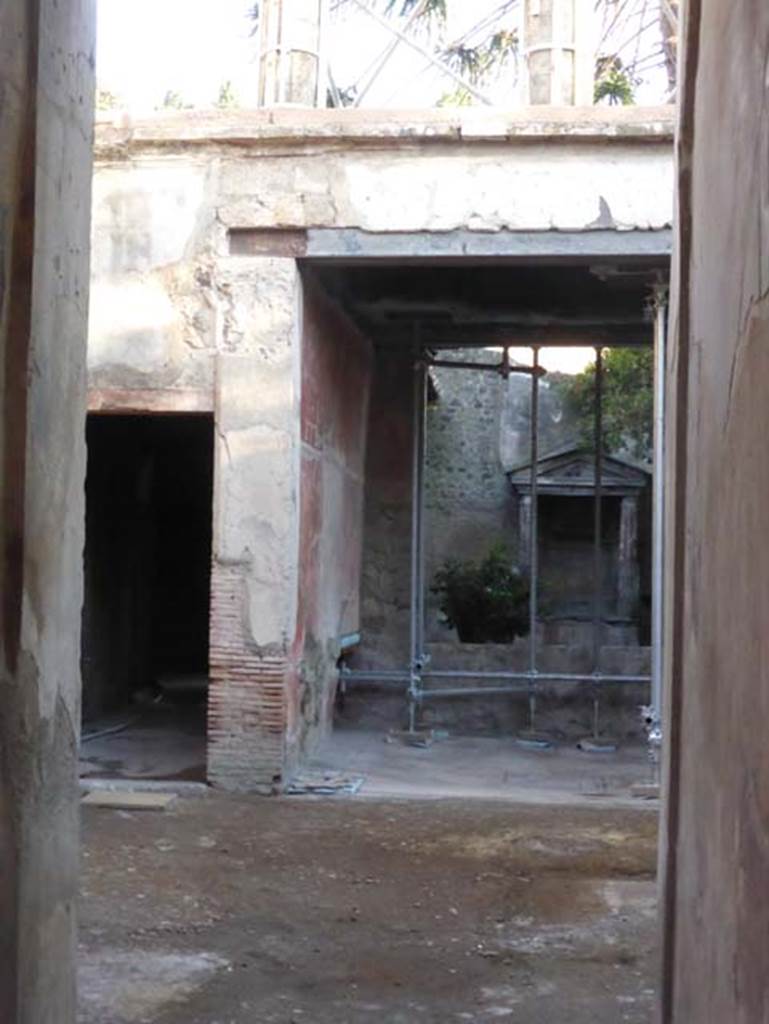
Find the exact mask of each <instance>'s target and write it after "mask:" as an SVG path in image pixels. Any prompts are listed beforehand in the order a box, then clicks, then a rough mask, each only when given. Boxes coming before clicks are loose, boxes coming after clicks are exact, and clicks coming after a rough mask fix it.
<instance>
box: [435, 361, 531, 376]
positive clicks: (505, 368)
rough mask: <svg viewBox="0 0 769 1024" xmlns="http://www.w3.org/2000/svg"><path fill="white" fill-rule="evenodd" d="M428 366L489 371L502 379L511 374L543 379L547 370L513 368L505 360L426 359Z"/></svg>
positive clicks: (522, 367)
mask: <svg viewBox="0 0 769 1024" xmlns="http://www.w3.org/2000/svg"><path fill="white" fill-rule="evenodd" d="M425 363H426V364H427V366H435V367H438V368H440V369H446V370H488V371H490V372H492V373H498V374H499V375H500V376H501V377H508V376H509V375H510V374H511V373H523V374H526V375H528V374H532V375H533V376H534V377H543V376H544V375H545V374H546V373H547V370H545V369H543V368H542V367H541V366H536V367H534V366H511V365H510V362H509V360H506V359H503V360H502V362H501V363H467V362H460V361H459V360H453V359H430V358H429V357H428V358H426V359H425Z"/></svg>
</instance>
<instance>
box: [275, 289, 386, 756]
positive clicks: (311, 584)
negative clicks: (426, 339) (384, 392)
mask: <svg viewBox="0 0 769 1024" xmlns="http://www.w3.org/2000/svg"><path fill="white" fill-rule="evenodd" d="M302 326H303V330H302V370H301V374H302V400H301V429H302V451H301V475H300V513H301V515H300V519H301V526H300V547H299V606H298V622H297V634H296V638H295V643H294V648H293V659H294V669H295V671H294V675H293V677H292V684H293V685H292V686H291V687H290V689H289V694H288V702H289V709H288V743H289V745H290V747H291V750H290V756H291V760H293V761H296V760H298V759H299V758H300V756H301V755H302V754H303V753H305V752H306V751H307V750H309V749H311V748H312V747H313V746H314V745H315V743H316V742H317V740H318V739H319V738H320V737H321V736H323V735H324V734H325V733H326V732H328V730H329V729H330V727H331V722H332V717H333V702H334V695H335V691H336V683H337V678H338V672H337V667H336V666H337V662H338V659H339V655H340V652H341V641H342V639H343V638H344V637H349V636H351V635H353V634H356V633H357V632H358V631H359V629H360V577H361V558H362V553H363V492H364V465H365V454H366V438H367V433H368V411H369V394H370V387H371V370H372V362H373V358H372V346H371V343H370V342H369V341H368V339H367V338H365V337H364V336H363V335H362V334H361V333H360V331H358V330H357V329H356V328H355V327H354V326H353V325H352V323H351V322H350V321H349V320H348V319H347V317H346V316H345V315H344V314H343V313H342V312H341V310H340V309H339V308H338V307H337V306H335V305H334V304H333V303H332V302H331V301H329V299H328V298H326V296H325V295H324V293H323V292H322V290H321V289H319V287H318V286H317V285H316V284H315V282H314V281H313V279H312V276H311V275H305V278H304V288H303V317H302Z"/></svg>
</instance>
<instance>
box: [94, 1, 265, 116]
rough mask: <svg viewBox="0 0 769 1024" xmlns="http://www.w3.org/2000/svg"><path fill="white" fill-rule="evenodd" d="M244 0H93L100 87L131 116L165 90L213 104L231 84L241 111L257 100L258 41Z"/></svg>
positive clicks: (156, 101)
mask: <svg viewBox="0 0 769 1024" xmlns="http://www.w3.org/2000/svg"><path fill="white" fill-rule="evenodd" d="M250 6H251V4H249V2H248V0H98V18H99V20H98V42H97V76H98V79H99V87H100V88H102V89H108V90H109V91H110V92H113V93H115V94H116V95H117V96H119V97H120V99H121V100H122V101H123V103H124V105H125V106H126V107H127V108H128V109H130V110H131V111H134V112H137V111H142V110H143V111H148V110H152V109H154V108H155V107H158V106H160V105H161V104H162V102H163V98H164V96H165V94H166V93H167V92H168V91H169V90H173V91H174V92H177V93H179V94H180V95H181V96H182V97H183V99H184V100H185V101H186V102H188V103H192V104H194V105H195V106H211V105H212V104H213V103H214V102H215V101H216V99H217V97H218V95H219V89H220V87H221V85H222V84H223V83H224V82H226V81H232V83H233V87H234V90H235V93H236V94H237V95H238V97H239V100H240V103H241V105H242V106H253V105H254V103H255V98H256V68H255V63H254V55H255V52H256V42H255V40H254V39H252V38H250V36H249V32H250V30H251V24H250V22H249V21H248V19H247V17H246V15H247V12H248V10H249V7H250Z"/></svg>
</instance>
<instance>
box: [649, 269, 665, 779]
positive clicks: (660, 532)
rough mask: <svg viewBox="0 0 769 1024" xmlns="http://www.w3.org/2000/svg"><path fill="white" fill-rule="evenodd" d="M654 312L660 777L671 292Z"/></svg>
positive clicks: (654, 718) (652, 746) (655, 751)
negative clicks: (667, 364) (668, 339)
mask: <svg viewBox="0 0 769 1024" xmlns="http://www.w3.org/2000/svg"><path fill="white" fill-rule="evenodd" d="M653 310H654V462H653V474H652V630H651V632H652V638H651V639H652V673H651V713H650V715H649V718H650V721H649V724H648V731H649V756H650V759H651V761H652V764H653V765H654V770H655V775H658V774H659V758H660V752H661V748H662V727H663V722H662V714H663V692H662V685H663V673H664V661H663V632H664V616H665V606H664V564H665V375H666V374H665V371H666V342H667V339H666V333H667V331H666V326H667V312H668V309H667V289H666V288H664V287H659V288H658V289H657V290H656V292H655V294H654V300H653Z"/></svg>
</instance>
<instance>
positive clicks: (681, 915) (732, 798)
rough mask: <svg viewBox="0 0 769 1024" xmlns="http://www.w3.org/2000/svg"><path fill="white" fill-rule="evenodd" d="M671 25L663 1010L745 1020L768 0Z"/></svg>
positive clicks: (765, 571)
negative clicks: (673, 120)
mask: <svg viewBox="0 0 769 1024" xmlns="http://www.w3.org/2000/svg"><path fill="white" fill-rule="evenodd" d="M684 35H685V41H686V57H685V63H684V69H683V99H682V110H681V125H680V137H679V139H680V140H679V152H678V175H679V188H680V200H679V214H678V219H679V223H678V242H677V246H678V248H677V257H676V260H675V266H676V287H675V291H674V295H673V302H672V327H673V340H672V346H671V351H670V354H669V364H670V365H669V374H670V381H671V386H670V403H671V407H672V416H671V417H670V420H669V422H670V427H671V434H670V437H669V439H668V458H669V473H670V475H669V487H668V493H669V495H670V507H669V515H670V528H669V531H668V536H669V537H670V538H671V544H672V550H671V554H670V557H669V563H668V602H667V608H668V622H667V637H666V640H667V646H666V649H667V652H668V660H667V665H666V673H667V676H666V682H667V690H668V706H667V716H666V718H665V722H666V732H667V738H668V750H667V757H666V764H667V766H668V767H667V782H666V790H667V827H666V831H665V835H664V838H663V877H664V879H665V898H664V908H665V947H664V952H665V956H664V986H663V1009H662V1019H663V1020H664V1021H665V1022H671V1021H672V1022H676V1024H688V1022H690V1021H702V1022H716V1021H730V1022H734V1024H755V1022H758V1021H765V1020H767V1019H769V987H768V986H767V979H766V970H765V951H766V948H767V942H768V941H769V924H768V922H767V916H766V912H765V899H764V897H765V893H766V883H767V873H768V872H769V848H768V847H767V842H766V828H767V820H769V748H767V744H766V734H765V728H764V723H765V721H766V719H767V716H768V715H769V633H767V615H768V614H769V549H768V548H767V544H766V538H767V536H769V464H768V463H767V458H766V438H767V436H768V435H769V408H768V407H767V402H766V394H767V388H768V387H769V276H768V275H769V269H768V268H769V184H768V183H769V115H768V114H767V111H768V110H769V106H768V102H767V101H768V100H769V91H768V90H769V77H767V74H768V72H769V63H768V62H767V53H768V52H769V8H767V7H766V5H764V4H758V3H755V2H751V0H735V2H734V3H731V4H722V3H720V2H718V0H701V2H692V3H690V4H689V5H688V19H687V23H686V25H685V34H684ZM725 153H728V154H730V158H729V160H728V161H725V160H724V154H725Z"/></svg>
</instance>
